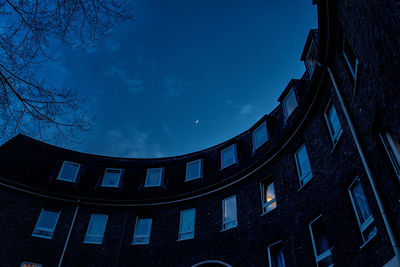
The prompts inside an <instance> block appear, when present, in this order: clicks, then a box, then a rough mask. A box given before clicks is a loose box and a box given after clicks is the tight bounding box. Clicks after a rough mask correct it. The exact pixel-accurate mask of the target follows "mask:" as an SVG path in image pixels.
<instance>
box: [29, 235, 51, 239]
mask: <svg viewBox="0 0 400 267" xmlns="http://www.w3.org/2000/svg"><path fill="white" fill-rule="evenodd" d="M32 236H34V237H39V238H44V239H53V236H45V235H37V234H32Z"/></svg>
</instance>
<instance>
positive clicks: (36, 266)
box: [20, 261, 43, 267]
mask: <svg viewBox="0 0 400 267" xmlns="http://www.w3.org/2000/svg"><path fill="white" fill-rule="evenodd" d="M24 264H27V265H28V266H29V265H32V266H34V267H42V266H43V265H42V264H39V263H34V262H27V261H24V262H22V263H21V265H20V267H24Z"/></svg>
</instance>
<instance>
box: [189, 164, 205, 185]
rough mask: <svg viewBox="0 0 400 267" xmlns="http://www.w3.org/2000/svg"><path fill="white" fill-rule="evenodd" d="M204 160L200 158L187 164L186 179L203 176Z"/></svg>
mask: <svg viewBox="0 0 400 267" xmlns="http://www.w3.org/2000/svg"><path fill="white" fill-rule="evenodd" d="M202 172H203V160H202V159H198V160H194V161H191V162H188V163H187V164H186V181H190V180H194V179H197V178H201V177H202V176H203V174H202Z"/></svg>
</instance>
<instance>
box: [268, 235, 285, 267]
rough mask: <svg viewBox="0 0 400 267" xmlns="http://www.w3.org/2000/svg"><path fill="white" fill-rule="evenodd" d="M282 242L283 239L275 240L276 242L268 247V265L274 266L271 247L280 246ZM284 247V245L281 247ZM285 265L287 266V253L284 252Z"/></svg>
mask: <svg viewBox="0 0 400 267" xmlns="http://www.w3.org/2000/svg"><path fill="white" fill-rule="evenodd" d="M281 243H282V240H279V241H277V242H275V243H272V244H270V245H269V246H268V247H267V251H268V264H269V265H268V266H269V267H272V261H271V251H270V249H271V247H274V246H280V245H281ZM281 248H282V247H281ZM282 253H283V252H282ZM283 266H286V264H285V254H283Z"/></svg>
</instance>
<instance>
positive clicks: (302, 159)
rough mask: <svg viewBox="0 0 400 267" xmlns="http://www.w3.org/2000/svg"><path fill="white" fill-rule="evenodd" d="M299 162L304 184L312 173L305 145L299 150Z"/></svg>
mask: <svg viewBox="0 0 400 267" xmlns="http://www.w3.org/2000/svg"><path fill="white" fill-rule="evenodd" d="M297 164H298V171H299V176H300V180H301V185H303V184H304V183H306V182H307V181H308V180H309V179H310V178H311V177H310V176H308V174H310V173H311V166H310V161H309V159H308V154H307V149H306V146H305V145H303V147H302V148H301V149H300V150H299V151H298V152H297Z"/></svg>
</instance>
